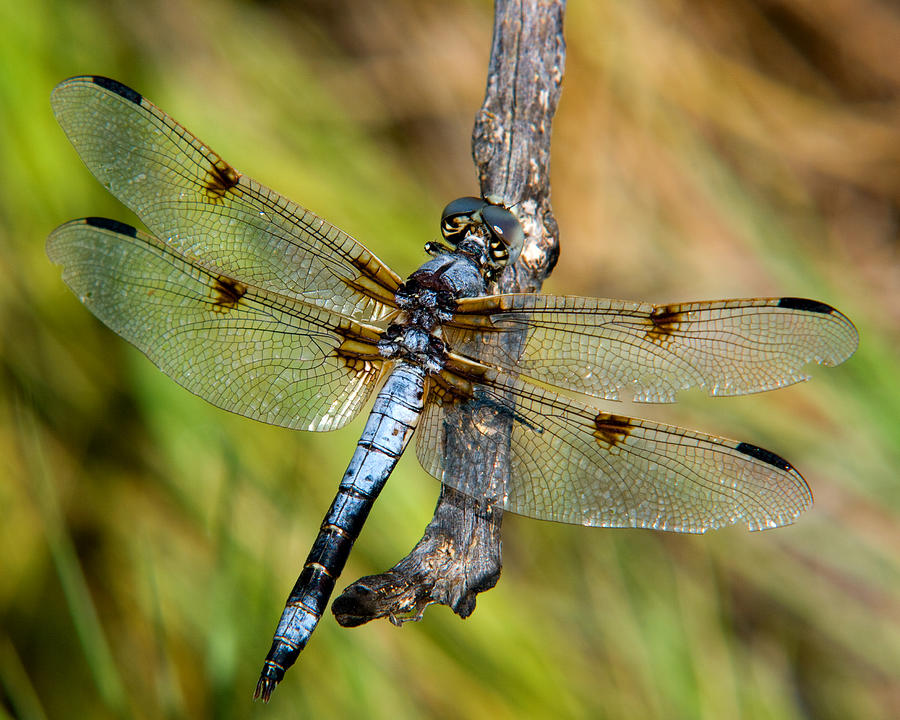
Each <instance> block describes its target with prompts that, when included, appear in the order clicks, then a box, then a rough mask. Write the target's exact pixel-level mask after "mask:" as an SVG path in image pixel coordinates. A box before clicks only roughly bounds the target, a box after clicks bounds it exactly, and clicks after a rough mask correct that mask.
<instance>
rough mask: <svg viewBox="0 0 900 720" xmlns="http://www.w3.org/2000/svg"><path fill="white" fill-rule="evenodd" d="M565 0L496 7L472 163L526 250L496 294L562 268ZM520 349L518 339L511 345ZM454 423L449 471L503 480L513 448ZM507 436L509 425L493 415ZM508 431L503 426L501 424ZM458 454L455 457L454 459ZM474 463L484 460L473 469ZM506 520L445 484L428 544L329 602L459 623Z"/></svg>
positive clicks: (349, 617)
mask: <svg viewBox="0 0 900 720" xmlns="http://www.w3.org/2000/svg"><path fill="white" fill-rule="evenodd" d="M564 14H565V2H564V0H518V1H516V0H497V2H496V5H495V15H494V35H493V41H492V47H491V58H490V64H489V67H488V77H487V88H486V91H485V98H484V103H483V104H482V106H481V109H480V110H479V112H478V115H477V116H476V118H475V127H474V131H473V133H472V155H473V157H474V159H475V164H476V167H477V170H478V178H479V182H480V185H481V193H482V195H483V196H484V197H487V198H490V199H491V200H492V201H493V202H496V203H498V204H502V205H504V206H505V207H508V208H511V209H512V210H513V212H514V213H515V214H516V216H517V217H518V218H519V220H520V222H521V223H522V227H523V228H524V230H525V238H526V240H525V247H524V249H523V251H522V253H521V255H520V257H519V259H518V261H517V262H516V264H515V265H514V266H510V267H508V268H506V270H505V272H504V273H503V276H502V277H501V279H500V283H499V288H498V289H499V291H500V292H536V291H537V290H539V289H540V286H541V284H542V282H543V281H544V279H545V278H546V277H547V275H549V274H550V272H551V271H552V269H553V266H554V265H555V264H556V260H557V257H558V255H559V238H558V229H557V226H556V221H555V219H554V218H553V214H552V212H551V208H550V130H551V124H552V121H553V115H554V113H555V112H556V106H557V103H558V101H559V94H560V86H561V83H562V77H563V69H564V66H565V53H566V49H565V41H564V39H563V16H564ZM512 342H515V338H513V339H512ZM458 419H459V420H460V422H459V423H454V422H453V418H452V417H448V419H447V421H446V423H445V432H446V434H447V441H446V447H447V458H446V460H445V470H446V472H447V473H452V474H454V475H455V476H458V477H463V476H465V475H467V474H473V473H474V474H476V475H478V476H479V481H480V482H483V483H484V485H485V486H488V484H489V483H492V482H493V483H496V482H497V481H498V478H499V480H500V481H501V482H502V481H503V480H502V478H503V474H504V473H506V472H508V468H509V457H508V453H509V443H508V442H507V443H506V444H503V443H499V444H498V443H497V442H496V441H491V442H490V443H484V442H480V441H482V440H483V437H478V433H477V432H472V426H471V423H467V422H465V418H458ZM496 421H497V423H498V428H499V430H500V431H501V432H505V434H506V436H507V437H508V435H509V430H510V427H509V423H511V418H509V417H508V416H507V417H502V416H500V417H497V418H496ZM504 423H506V425H505V426H504ZM454 448H457V449H458V450H459V451H458V452H454ZM472 457H479V458H481V459H482V460H483V462H482V463H481V465H480V466H477V467H475V466H473V464H472V461H471V460H472ZM502 521H503V512H502V511H501V510H498V509H496V508H494V507H492V506H491V505H490V504H489V503H487V501H485V500H481V501H479V500H477V499H474V498H471V497H469V496H467V495H463V494H461V493H459V492H457V491H455V490H453V489H452V488H450V487H447V486H446V485H444V486H442V487H441V495H440V498H439V500H438V504H437V507H436V508H435V511H434V517H433V518H432V520H431V522H430V523H429V524H428V526H427V527H426V528H425V532H424V534H423V536H422V539H421V540H420V541H419V542H418V543H417V544H416V546H415V547H414V548H413V550H412V551H411V552H410V553H409V555H407V556H406V557H405V558H404V559H403V560H401V561H400V562H399V563H397V564H396V565H395V566H394V567H393V568H391V569H390V570H388V571H387V572H385V573H381V574H379V575H370V576H368V577H364V578H361V579H360V580H357V581H356V582H355V583H353V584H352V585H350V586H349V587H348V588H347V589H346V590H345V591H344V592H343V593H342V594H341V595H340V596H339V597H338V598H337V599H335V601H334V603H333V604H332V612H333V613H334V615H335V617H336V618H337V621H338V622H339V623H340V624H341V625H343V626H345V627H352V626H356V625H361V624H363V623H366V622H368V621H369V620H374V619H376V618H379V617H387V618H389V619H390V620H391V621H392V622H394V623H397V624H399V623H400V622H403V621H405V620H418V619H419V618H421V617H422V613H423V612H424V610H425V608H426V607H427V606H428V605H430V604H431V603H435V602H436V603H441V604H443V605H448V606H450V607H451V608H452V609H453V611H454V612H456V613H457V614H458V615H460V616H461V617H468V616H469V615H470V614H471V613H472V611H473V610H474V609H475V598H476V595H477V594H478V593H480V592H482V591H484V590H489V589H490V588H492V587H493V586H494V585H495V584H496V583H497V580H498V579H499V577H500V569H501V553H500V546H501V543H500V525H501V523H502Z"/></svg>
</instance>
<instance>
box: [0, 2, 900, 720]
mask: <svg viewBox="0 0 900 720" xmlns="http://www.w3.org/2000/svg"><path fill="white" fill-rule="evenodd" d="M492 12H493V11H492V6H491V3H489V2H487V1H486V0H452V1H448V0H441V1H440V2H438V1H437V0H429V1H426V2H419V1H416V0H386V1H385V2H379V3H368V2H350V1H349V0H343V1H339V2H326V1H325V0H319V1H317V2H304V3H293V2H287V0H284V1H283V2H277V1H271V2H256V3H254V2H238V1H237V0H229V1H224V0H215V1H214V0H197V1H196V2H187V1H186V0H149V1H148V2H141V3H132V2H126V0H112V1H111V2H110V0H102V1H101V0H93V1H92V0H87V1H85V2H64V1H62V0H35V1H34V2H15V1H14V0H0V28H2V29H0V398H2V400H0V716H3V717H8V716H12V717H15V718H44V717H48V718H59V717H84V718H88V717H89V718H119V717H122V718H124V717H138V718H158V717H171V718H178V717H192V718H199V717H215V718H244V717H266V718H280V717H298V716H307V717H311V716H315V717H349V716H351V715H352V716H363V715H365V716H366V717H373V718H381V717H384V718H388V717H389V718H421V717H435V718H458V717H472V718H478V717H490V718H521V717H606V718H635V717H639V718H651V717H661V718H675V717H680V718H737V717H747V718H762V717H765V718H832V717H833V718H896V717H900V523H898V518H900V482H898V471H897V468H898V466H900V381H898V367H900V364H898V361H900V257H898V252H900V233H898V222H900V215H898V201H900V11H898V9H897V6H896V5H893V4H889V3H888V2H886V1H884V2H880V1H879V0H764V1H759V2H751V1H750V0H699V1H698V0H695V1H693V2H683V1H679V0H636V1H635V2H628V3H622V2H602V1H598V0H571V2H570V3H569V7H568V17H567V40H568V47H569V52H568V66H567V68H566V75H565V83H564V88H563V96H562V100H561V104H560V107H559V113H558V116H557V120H556V123H555V127H554V143H553V200H554V208H555V211H556V213H557V218H558V220H559V225H560V228H561V239H562V255H561V259H560V262H559V265H558V267H557V269H556V272H555V274H554V275H553V277H552V278H551V279H550V281H549V282H548V283H547V284H546V285H545V290H547V291H550V292H557V293H568V294H585V295H596V296H605V297H620V298H626V299H638V300H650V301H654V302H672V301H685V300H694V299H713V298H724V297H742V296H754V295H762V296H765V295H796V296H806V297H812V298H816V299H819V300H822V301H825V302H827V303H830V304H832V305H835V306H836V307H838V308H840V309H841V310H842V311H844V312H845V313H846V314H847V315H849V316H850V317H851V318H852V319H853V320H854V321H855V322H856V324H857V326H858V328H859V331H860V336H861V344H860V349H859V351H858V353H857V354H856V355H855V356H854V357H853V358H852V360H850V361H849V362H848V363H847V364H846V365H845V366H842V367H839V368H834V369H825V368H818V367H816V368H815V369H814V370H813V373H814V375H815V378H814V380H813V381H812V382H810V383H806V384H803V385H800V386H795V387H792V388H789V389H784V390H781V391H778V392H776V393H772V394H767V395H760V396H754V397H748V398H737V399H718V400H711V399H708V398H705V397H700V396H698V395H688V396H686V398H685V400H684V402H682V403H679V404H678V405H674V406H665V407H661V408H651V407H646V406H644V407H638V408H636V409H635V408H628V407H625V408H622V407H621V406H619V409H618V410H615V411H616V412H635V413H636V414H639V415H644V416H652V417H654V418H657V419H662V420H664V421H666V422H670V423H675V424H684V425H687V426H690V427H693V428H696V429H701V430H705V431H707V432H713V433H718V434H723V435H727V436H731V437H736V438H739V439H741V440H745V441H747V442H751V443H754V444H758V445H761V446H763V447H766V448H769V449H771V450H773V451H775V452H777V453H779V454H781V455H784V456H785V457H786V458H788V459H789V460H790V461H791V462H792V463H794V464H795V465H796V466H797V467H798V468H799V469H800V470H801V472H803V473H804V475H805V476H806V478H807V480H808V481H809V484H810V485H811V486H812V488H813V490H814V492H815V496H816V505H815V507H814V508H813V510H812V511H810V512H808V513H806V514H805V515H804V516H803V517H802V518H800V520H799V521H798V522H797V523H796V524H795V525H794V526H791V527H788V528H782V529H779V530H775V531H771V532H764V533H754V534H750V533H747V532H746V531H745V530H743V529H740V528H734V529H729V530H724V531H719V532H715V533H711V534H709V535H706V536H699V537H689V536H677V535H673V534H665V533H654V532H649V531H622V530H591V529H585V528H580V527H570V526H562V525H553V524H550V523H541V522H537V521H533V520H527V519H523V518H518V517H514V516H507V518H506V521H505V524H504V545H503V548H504V560H505V565H504V572H503V576H502V578H501V580H500V583H499V585H498V586H497V587H496V588H495V589H494V590H492V591H490V592H488V593H485V594H483V595H481V596H479V598H478V607H477V610H476V611H475V613H474V615H473V616H472V617H471V618H469V619H468V620H465V621H462V620H460V619H459V618H457V617H456V616H454V615H453V614H452V613H451V612H450V611H449V610H448V609H447V608H445V607H432V608H429V610H428V611H427V612H426V615H425V618H424V620H423V621H422V622H420V623H412V624H408V625H406V626H404V627H403V628H402V629H400V630H398V629H397V628H395V627H393V626H391V625H390V624H389V623H387V622H375V623H371V624H370V625H367V626H364V627H362V628H358V629H353V630H344V629H341V628H339V627H338V626H337V624H336V623H335V622H334V620H333V618H332V617H331V615H330V613H329V614H328V615H326V616H325V618H324V619H323V621H322V623H321V625H320V627H319V629H318V631H317V632H316V634H315V636H314V637H313V639H312V641H311V643H310V645H309V647H308V648H307V649H306V651H305V652H304V654H303V655H302V656H301V659H300V661H299V662H298V664H297V665H296V666H295V667H294V669H292V670H291V671H290V672H289V674H288V675H287V677H286V680H285V682H284V683H283V684H282V685H281V686H280V687H279V689H278V691H277V692H276V693H275V695H274V696H273V700H272V702H271V704H270V705H269V706H267V707H266V706H263V705H261V704H259V703H251V701H250V698H251V695H252V692H253V689H254V686H255V683H256V678H257V674H258V672H259V669H260V667H261V663H262V660H263V658H264V656H265V654H266V652H267V650H268V648H269V644H270V638H271V633H272V631H273V629H274V627H275V624H276V621H277V619H278V616H279V614H280V612H281V608H282V604H283V602H284V599H285V597H286V593H287V592H288V591H289V589H290V588H291V586H292V584H293V582H294V579H295V577H296V575H297V572H298V571H299V568H300V565H301V564H302V562H303V559H304V558H305V556H306V553H307V550H308V548H309V545H310V543H311V541H312V539H313V537H314V535H315V533H316V530H317V528H318V525H319V522H320V520H321V517H322V515H323V514H324V512H325V510H326V508H327V506H328V504H329V502H330V501H331V498H332V496H333V494H334V492H335V489H336V487H337V483H338V481H339V479H340V477H341V474H342V473H343V471H344V469H345V466H346V463H347V461H348V459H349V457H350V454H351V452H352V449H353V447H354V445H355V442H356V439H357V437H358V432H359V430H360V428H361V421H360V422H357V423H355V424H354V425H352V426H351V427H349V428H347V429H344V430H342V431H338V432H335V433H330V434H322V435H318V434H316V435H314V434H305V433H296V432H289V431H285V430H281V429H276V428H271V427H267V426H263V425H260V424H256V423H253V422H251V421H248V420H244V419H241V418H238V417H235V416H231V415H229V414H227V413H225V412H222V411H220V410H217V409H215V408H213V407H211V406H209V405H207V404H205V403H204V402H203V401H201V400H198V399H197V398H195V397H193V396H191V395H189V394H188V393H187V392H185V391H183V390H181V389H180V388H179V387H177V386H176V385H175V383H173V382H172V381H170V380H168V379H167V378H166V377H164V376H163V375H162V374H160V373H159V372H158V371H157V370H156V369H155V368H154V367H153V366H152V365H151V364H150V363H149V362H148V361H146V360H145V359H144V357H143V356H142V355H140V354H139V353H138V352H137V351H136V350H134V349H133V348H131V347H130V346H128V345H127V344H126V343H125V342H124V341H122V340H120V339H119V338H118V337H116V336H115V335H113V334H112V333H111V332H109V331H108V330H106V329H105V328H104V327H102V326H101V325H100V324H99V323H98V322H97V321H96V320H95V319H94V318H93V317H92V316H91V315H90V314H89V313H88V312H87V311H86V310H85V309H84V308H83V307H82V306H81V305H80V304H79V303H78V301H77V300H76V298H75V297H74V296H72V295H71V294H70V293H69V292H68V290H67V289H66V288H65V286H64V285H63V284H62V282H61V281H60V278H59V271H58V269H57V268H55V267H53V266H51V265H50V263H49V262H48V260H47V259H46V256H45V254H44V239H45V238H46V236H47V234H48V233H49V232H50V230H52V229H53V228H54V227H55V226H56V225H58V224H60V223H62V222H64V221H66V220H69V219H70V218H74V217H82V216H85V215H105V216H109V217H114V218H117V219H120V220H123V221H126V222H135V219H134V218H133V217H132V216H130V214H129V213H128V212H127V211H126V210H125V209H124V208H123V207H121V206H120V205H119V204H118V203H117V202H116V200H115V199H113V198H112V197H110V196H109V195H107V194H106V193H105V192H104V191H103V189H102V187H101V186H100V185H99V183H97V182H96V181H95V180H94V179H93V178H92V177H91V176H90V175H89V173H88V172H87V171H86V170H85V168H84V167H83V166H82V164H81V162H80V160H79V159H78V157H77V156H76V154H75V152H74V151H73V150H72V148H71V147H70V146H69V144H68V142H67V141H66V139H65V137H64V136H63V133H62V131H61V130H60V129H59V128H58V126H57V125H56V122H55V120H54V119H53V117H52V114H51V111H50V107H49V103H48V96H49V93H50V90H51V89H52V87H53V86H54V85H55V84H56V83H57V82H59V81H60V80H62V79H64V78H66V77H68V76H71V75H76V74H83V73H94V74H103V75H109V76H112V77H114V78H117V79H119V80H121V81H122V82H124V83H126V84H128V85H130V86H132V87H134V88H135V89H137V90H138V91H139V92H141V93H143V94H145V95H147V96H148V97H149V98H150V99H151V100H153V101H154V102H156V103H157V104H158V105H160V106H161V107H162V108H163V109H164V110H166V111H167V112H169V113H170V114H171V115H172V116H173V117H175V118H176V119H178V120H179V121H180V122H182V123H184V124H185V125H186V126H187V127H188V128H189V129H191V130H192V131H193V132H194V133H196V134H197V135H198V136H199V137H201V138H203V140H204V141H205V142H207V143H209V144H210V145H211V146H212V147H213V148H215V149H216V150H217V151H218V152H219V153H221V154H222V155H223V156H224V157H225V158H226V159H227V160H228V161H229V162H230V163H232V164H233V165H235V166H236V167H237V168H238V169H239V170H241V171H242V172H245V173H247V174H250V175H251V176H253V177H255V178H257V179H258V180H260V181H262V182H263V183H265V184H266V185H268V186H270V187H273V188H276V189H278V190H279V191H281V192H282V193H284V194H285V195H287V196H288V197H290V198H292V199H295V200H297V201H299V202H300V203H302V204H304V205H306V206H307V207H309V208H310V209H312V210H314V211H315V212H317V213H319V214H321V215H323V216H324V217H326V218H328V219H329V220H330V221H331V222H333V223H335V224H337V225H339V226H340V227H342V228H343V229H345V230H347V231H348V232H350V233H351V234H352V235H354V236H355V237H357V238H358V239H360V240H361V241H363V242H364V243H365V244H367V245H368V246H369V247H370V248H371V249H372V250H373V251H374V252H375V253H377V254H378V255H379V256H380V257H381V258H382V259H384V260H385V261H386V262H388V263H389V264H390V265H391V266H392V267H393V268H394V269H396V270H397V271H398V272H399V273H400V274H402V275H405V274H406V273H408V272H409V271H411V270H412V269H413V268H414V267H416V266H417V265H418V264H419V263H420V262H421V260H422V259H423V257H424V256H423V253H422V251H421V247H422V245H423V244H424V243H425V242H426V241H427V240H431V239H435V238H436V237H437V235H438V222H437V221H438V213H439V212H440V209H441V208H442V207H443V205H444V204H445V203H446V202H447V201H448V200H450V199H452V198H454V197H457V196H459V195H463V194H472V193H476V192H477V190H478V188H477V185H476V184H475V174H474V170H473V167H472V163H471V159H470V135H471V127H472V120H473V118H474V114H475V112H476V110H477V108H478V106H479V105H480V102H481V98H482V94H483V89H484V82H485V71H486V66H487V58H488V50H489V43H490V36H491V26H492ZM437 494H438V485H437V483H436V482H435V481H433V480H432V479H430V478H429V477H428V476H426V475H425V473H424V472H423V471H422V470H421V468H420V467H419V466H418V465H417V463H416V461H415V459H414V457H413V454H412V453H408V455H407V457H406V458H405V459H404V461H403V462H402V463H401V466H400V468H399V469H398V471H397V472H396V473H395V476H394V477H393V478H392V479H391V481H390V483H389V484H388V487H387V489H386V490H385V491H384V493H383V495H382V497H381V499H380V500H379V502H378V503H377V505H376V507H375V510H374V512H373V513H372V516H371V518H370V519H369V521H368V524H367V526H366V528H365V530H364V531H363V533H362V536H361V538H360V540H359V542H358V544H357V547H356V548H355V550H354V553H353V555H352V557H351V559H350V562H349V564H348V567H347V570H346V572H345V575H344V577H343V578H342V581H341V583H340V584H339V589H340V588H342V587H344V586H345V585H346V584H348V583H349V582H351V581H352V580H354V579H356V578H357V577H359V576H361V575H364V574H370V573H374V572H378V571H381V570H384V569H386V568H388V567H390V566H391V565H392V564H393V563H395V562H396V561H397V560H398V559H400V558H401V557H402V556H403V555H405V554H406V552H407V551H408V550H409V548H410V547H411V546H412V545H413V543H414V542H415V541H416V540H417V539H418V538H419V537H420V534H421V531H422V529H423V528H424V526H425V524H426V523H427V522H428V520H429V519H430V517H431V512H432V510H433V507H434V502H435V500H436V498H437Z"/></svg>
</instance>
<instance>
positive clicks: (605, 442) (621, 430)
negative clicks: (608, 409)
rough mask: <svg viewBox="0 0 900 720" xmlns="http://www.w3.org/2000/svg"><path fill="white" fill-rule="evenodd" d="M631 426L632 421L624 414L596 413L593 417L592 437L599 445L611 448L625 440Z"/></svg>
mask: <svg viewBox="0 0 900 720" xmlns="http://www.w3.org/2000/svg"><path fill="white" fill-rule="evenodd" d="M633 427H634V421H633V420H632V419H631V418H630V417H626V416H625V415H613V414H611V413H605V412H601V413H597V417H595V418H594V438H595V439H596V440H597V444H598V445H600V447H603V448H612V447H615V446H616V445H621V444H622V443H623V442H625V438H627V437H628V436H629V435H631V430H632V428H633Z"/></svg>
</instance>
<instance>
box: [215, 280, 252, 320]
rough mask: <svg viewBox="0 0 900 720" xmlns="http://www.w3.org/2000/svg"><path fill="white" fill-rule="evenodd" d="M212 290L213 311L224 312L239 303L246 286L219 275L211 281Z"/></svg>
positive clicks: (245, 291)
mask: <svg viewBox="0 0 900 720" xmlns="http://www.w3.org/2000/svg"><path fill="white" fill-rule="evenodd" d="M212 290H213V311H215V312H217V313H226V312H229V311H230V310H234V309H235V308H236V307H237V306H238V305H240V304H241V298H242V297H244V295H245V294H246V293H247V286H246V285H244V284H243V283H239V282H238V281H237V280H232V279H231V278H229V277H225V276H224V275H219V276H218V277H217V278H216V279H215V281H214V282H213V286H212Z"/></svg>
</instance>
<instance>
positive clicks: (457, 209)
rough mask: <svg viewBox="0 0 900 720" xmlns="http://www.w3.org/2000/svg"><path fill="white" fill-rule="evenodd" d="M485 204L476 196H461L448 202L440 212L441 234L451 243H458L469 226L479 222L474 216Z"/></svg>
mask: <svg viewBox="0 0 900 720" xmlns="http://www.w3.org/2000/svg"><path fill="white" fill-rule="evenodd" d="M485 205H486V203H485V202H484V200H482V199H481V198H477V197H461V198H457V199H456V200H454V201H453V202H451V203H449V204H448V205H447V207H445V208H444V212H442V213H441V235H443V236H444V239H445V240H446V241H447V242H448V243H450V244H451V245H454V246H455V245H458V244H459V243H460V242H461V241H462V239H463V238H464V237H465V236H466V232H467V231H468V229H469V227H470V226H472V225H473V224H475V223H476V222H479V219H478V218H477V217H476V216H477V214H478V213H479V211H480V210H481V209H482V208H483V207H484V206H485Z"/></svg>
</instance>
